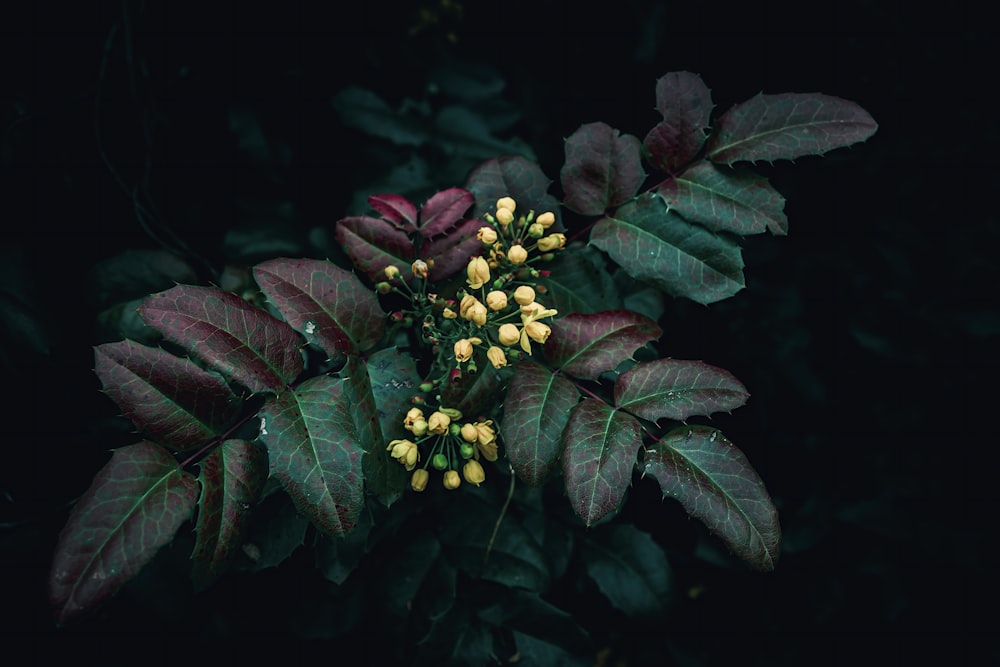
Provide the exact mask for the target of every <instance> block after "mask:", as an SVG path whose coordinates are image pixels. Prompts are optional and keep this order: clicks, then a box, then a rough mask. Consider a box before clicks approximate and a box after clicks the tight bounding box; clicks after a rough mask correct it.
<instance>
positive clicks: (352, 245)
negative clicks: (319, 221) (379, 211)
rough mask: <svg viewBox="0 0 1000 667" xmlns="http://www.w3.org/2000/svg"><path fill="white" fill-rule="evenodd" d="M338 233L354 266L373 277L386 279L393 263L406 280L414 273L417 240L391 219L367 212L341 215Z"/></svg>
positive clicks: (374, 278) (341, 245)
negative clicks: (388, 268) (367, 213)
mask: <svg viewBox="0 0 1000 667" xmlns="http://www.w3.org/2000/svg"><path fill="white" fill-rule="evenodd" d="M334 236H335V237H336V239H337V243H339V244H340V247H342V248H343V249H344V252H346V253H347V255H348V257H350V258H351V261H352V262H354V266H356V267H357V268H358V269H359V270H360V271H361V272H363V273H364V274H365V275H367V276H368V277H369V278H371V279H372V280H373V281H375V282H378V281H380V280H385V267H387V266H390V265H394V266H396V267H397V268H398V269H399V271H400V274H401V277H402V278H403V280H409V279H410V278H412V277H413V272H412V271H411V270H410V265H411V264H412V263H413V260H414V259H415V257H414V256H413V243H412V242H411V241H410V237H409V236H407V235H406V233H405V232H402V231H400V230H399V229H396V228H395V227H393V226H392V224H391V223H388V222H386V221H385V220H380V219H378V218H371V217H368V216H366V215H361V216H350V217H347V218H341V219H340V220H338V221H337V230H336V232H335V233H334Z"/></svg>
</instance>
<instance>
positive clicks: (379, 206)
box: [368, 194, 417, 232]
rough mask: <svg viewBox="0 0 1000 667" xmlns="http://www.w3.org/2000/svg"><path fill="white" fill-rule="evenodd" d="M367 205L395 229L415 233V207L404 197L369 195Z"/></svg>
mask: <svg viewBox="0 0 1000 667" xmlns="http://www.w3.org/2000/svg"><path fill="white" fill-rule="evenodd" d="M368 205H369V206H371V207H372V208H373V209H375V210H376V211H378V212H379V214H380V215H381V216H382V217H383V218H385V219H386V220H387V221H389V222H390V223H392V224H393V226H395V227H396V229H400V230H402V231H404V232H415V231H417V207H416V206H414V205H413V202H411V201H410V200H409V199H407V198H406V197H400V196H399V195H394V194H375V195H369V197H368Z"/></svg>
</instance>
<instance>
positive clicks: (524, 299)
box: [514, 285, 535, 306]
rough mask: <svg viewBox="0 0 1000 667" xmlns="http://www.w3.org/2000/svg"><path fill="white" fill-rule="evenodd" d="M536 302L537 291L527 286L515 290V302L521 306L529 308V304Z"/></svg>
mask: <svg viewBox="0 0 1000 667" xmlns="http://www.w3.org/2000/svg"><path fill="white" fill-rule="evenodd" d="M534 300H535V290H533V289H532V288H530V287H528V286H527V285H521V286H520V287H518V288H517V289H516V290H514V301H516V302H517V303H518V305H521V306H527V305H528V304H529V303H531V302H532V301H534Z"/></svg>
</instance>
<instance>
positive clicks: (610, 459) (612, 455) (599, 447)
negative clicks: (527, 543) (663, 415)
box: [562, 398, 642, 526]
mask: <svg viewBox="0 0 1000 667" xmlns="http://www.w3.org/2000/svg"><path fill="white" fill-rule="evenodd" d="M641 446H642V431H641V429H640V427H639V422H638V421H636V419H635V417H633V416H632V415H630V414H628V413H625V412H622V411H620V410H615V409H614V408H612V407H611V406H610V405H608V404H607V403H605V402H604V401H598V400H595V399H590V398H588V399H584V400H583V401H581V402H580V403H577V405H576V407H575V408H573V412H572V413H570V416H569V424H567V426H566V430H565V431H563V455H562V463H563V465H562V467H563V475H564V476H565V478H566V494H567V495H568V496H569V501H570V504H571V505H572V506H573V511H575V512H576V514H577V516H579V517H580V518H581V519H583V521H584V523H586V524H587V525H588V526H589V525H591V524H592V523H594V522H595V521H599V520H600V519H602V518H603V517H605V516H607V515H608V514H609V513H611V512H614V511H616V510H617V509H618V506H619V505H620V504H621V501H622V498H624V497H625V491H626V490H627V489H628V487H629V485H630V484H631V483H632V468H633V466H635V458H636V453H637V452H638V451H639V448H640V447H641Z"/></svg>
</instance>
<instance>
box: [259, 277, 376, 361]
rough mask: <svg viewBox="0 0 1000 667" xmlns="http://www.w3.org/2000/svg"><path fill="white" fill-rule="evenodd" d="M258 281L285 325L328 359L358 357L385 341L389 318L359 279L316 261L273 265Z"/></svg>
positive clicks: (373, 295)
mask: <svg viewBox="0 0 1000 667" xmlns="http://www.w3.org/2000/svg"><path fill="white" fill-rule="evenodd" d="M253 275H254V279H256V281H257V284H258V285H260V288H261V290H262V291H263V292H264V294H266V295H267V298H268V300H270V302H271V303H273V304H274V307H275V308H277V309H278V312H280V313H281V315H282V317H284V318H285V321H286V322H288V323H289V324H290V325H292V327H293V328H294V329H295V330H296V331H299V332H300V333H302V334H303V335H304V336H305V338H306V340H308V341H309V342H310V343H314V344H316V345H318V346H319V347H321V348H323V350H324V351H325V352H326V353H327V354H328V355H329V356H331V357H332V356H335V355H336V354H337V353H338V352H343V353H346V354H354V353H356V352H359V351H363V350H367V349H369V348H371V347H373V346H374V345H375V344H376V343H378V342H379V340H380V339H381V338H382V331H383V329H384V328H385V313H384V312H383V311H382V308H381V306H379V302H378V297H376V296H375V293H374V292H373V291H372V290H371V289H369V288H367V287H365V286H364V285H363V284H361V281H360V280H358V277H357V276H356V275H354V274H353V273H351V272H350V271H345V270H344V269H342V268H340V267H339V266H336V265H335V264H333V263H332V262H328V261H325V260H318V259H273V260H270V261H267V262H263V263H261V264H258V265H257V266H255V267H254V269H253Z"/></svg>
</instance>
